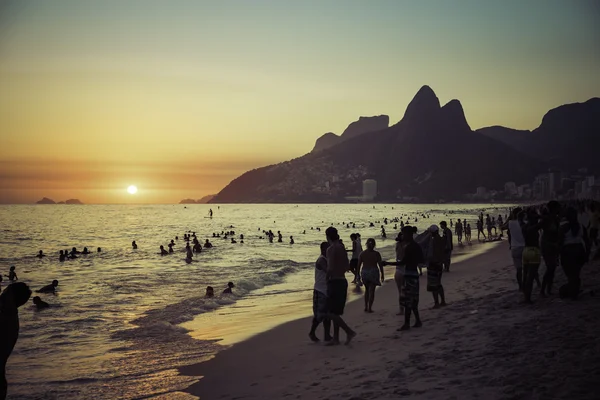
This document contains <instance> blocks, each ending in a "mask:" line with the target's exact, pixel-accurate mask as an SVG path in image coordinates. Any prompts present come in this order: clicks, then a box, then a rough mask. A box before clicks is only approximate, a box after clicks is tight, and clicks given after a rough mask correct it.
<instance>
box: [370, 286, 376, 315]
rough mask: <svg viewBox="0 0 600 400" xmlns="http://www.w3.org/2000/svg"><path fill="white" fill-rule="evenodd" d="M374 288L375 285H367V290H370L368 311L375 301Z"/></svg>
mask: <svg viewBox="0 0 600 400" xmlns="http://www.w3.org/2000/svg"><path fill="white" fill-rule="evenodd" d="M375 288H376V285H371V286H370V287H369V292H371V294H370V296H369V312H372V311H373V302H375Z"/></svg>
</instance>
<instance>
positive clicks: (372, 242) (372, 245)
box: [367, 238, 376, 250]
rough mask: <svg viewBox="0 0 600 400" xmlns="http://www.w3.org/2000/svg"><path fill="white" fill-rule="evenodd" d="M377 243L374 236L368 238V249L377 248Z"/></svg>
mask: <svg viewBox="0 0 600 400" xmlns="http://www.w3.org/2000/svg"><path fill="white" fill-rule="evenodd" d="M375 245H376V243H375V239H373V238H368V239H367V249H369V250H373V249H374V248H375Z"/></svg>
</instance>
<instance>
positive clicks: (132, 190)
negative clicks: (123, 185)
mask: <svg viewBox="0 0 600 400" xmlns="http://www.w3.org/2000/svg"><path fill="white" fill-rule="evenodd" d="M127 193H129V194H136V193H137V186H133V185H131V186H129V187H128V188H127Z"/></svg>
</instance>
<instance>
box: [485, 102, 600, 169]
mask: <svg viewBox="0 0 600 400" xmlns="http://www.w3.org/2000/svg"><path fill="white" fill-rule="evenodd" d="M477 132H479V133H482V134H484V135H485V136H487V137H490V138H493V139H495V140H498V141H501V142H503V143H505V144H507V145H509V146H511V147H512V148H514V149H516V150H518V151H520V152H522V153H525V154H528V155H529V156H532V157H535V158H537V159H539V160H542V161H545V162H547V163H548V164H549V165H551V166H552V167H556V168H560V169H564V170H567V171H568V170H575V169H578V168H582V167H585V168H588V170H590V171H593V172H596V173H598V172H600V157H598V156H597V153H598V150H597V149H598V148H600V98H597V97H595V98H592V99H590V100H588V101H586V102H584V103H573V104H565V105H562V106H560V107H557V108H554V109H552V110H550V111H548V112H547V113H546V115H544V117H543V119H542V123H541V124H540V126H539V127H537V128H536V129H534V130H533V131H519V130H514V129H510V128H505V127H503V126H493V127H489V128H482V129H479V130H478V131H477Z"/></svg>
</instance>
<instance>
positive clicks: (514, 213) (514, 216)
mask: <svg viewBox="0 0 600 400" xmlns="http://www.w3.org/2000/svg"><path fill="white" fill-rule="evenodd" d="M522 211H523V209H522V208H521V207H517V208H515V209H513V210H512V212H511V216H512V217H513V218H517V216H518V215H519V214H520V213H521V212H522Z"/></svg>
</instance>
